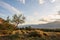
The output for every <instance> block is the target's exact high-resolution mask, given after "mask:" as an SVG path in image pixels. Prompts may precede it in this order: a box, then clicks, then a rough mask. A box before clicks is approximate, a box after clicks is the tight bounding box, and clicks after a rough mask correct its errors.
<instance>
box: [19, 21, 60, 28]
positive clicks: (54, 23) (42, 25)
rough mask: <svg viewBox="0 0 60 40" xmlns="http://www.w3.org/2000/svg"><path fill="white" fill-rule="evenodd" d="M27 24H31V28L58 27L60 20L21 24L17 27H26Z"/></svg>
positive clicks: (59, 26)
mask: <svg viewBox="0 0 60 40" xmlns="http://www.w3.org/2000/svg"><path fill="white" fill-rule="evenodd" d="M28 26H31V27H33V28H60V21H54V22H50V23H47V24H34V25H21V26H19V27H28Z"/></svg>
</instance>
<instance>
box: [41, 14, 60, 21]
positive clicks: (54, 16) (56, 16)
mask: <svg viewBox="0 0 60 40" xmlns="http://www.w3.org/2000/svg"><path fill="white" fill-rule="evenodd" d="M59 19H60V15H59V14H52V15H47V16H43V17H42V19H40V21H45V22H53V21H58V20H59Z"/></svg>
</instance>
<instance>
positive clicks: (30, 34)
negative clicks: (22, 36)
mask: <svg viewBox="0 0 60 40" xmlns="http://www.w3.org/2000/svg"><path fill="white" fill-rule="evenodd" d="M41 36H42V35H41V34H39V33H37V32H30V33H29V34H28V37H41Z"/></svg>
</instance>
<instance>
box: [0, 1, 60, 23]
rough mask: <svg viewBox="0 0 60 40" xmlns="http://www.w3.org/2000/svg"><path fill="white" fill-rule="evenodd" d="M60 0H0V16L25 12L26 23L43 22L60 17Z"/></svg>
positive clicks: (4, 16)
mask: <svg viewBox="0 0 60 40" xmlns="http://www.w3.org/2000/svg"><path fill="white" fill-rule="evenodd" d="M58 11H60V0H0V17H2V18H5V19H6V17H7V16H10V17H12V16H13V15H14V14H17V15H19V14H23V15H24V16H25V17H26V22H25V23H24V24H42V23H47V22H52V21H55V20H58V19H60V18H59V17H60V14H59V13H58Z"/></svg>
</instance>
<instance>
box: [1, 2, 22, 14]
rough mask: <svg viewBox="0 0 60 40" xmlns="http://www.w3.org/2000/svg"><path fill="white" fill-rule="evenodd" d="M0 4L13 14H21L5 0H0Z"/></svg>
mask: <svg viewBox="0 0 60 40" xmlns="http://www.w3.org/2000/svg"><path fill="white" fill-rule="evenodd" d="M0 6H1V7H3V8H5V9H7V10H8V11H10V12H11V13H13V14H21V13H22V12H21V11H19V10H17V9H16V8H14V7H13V6H11V5H9V4H8V3H5V2H2V1H1V2H0Z"/></svg>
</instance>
